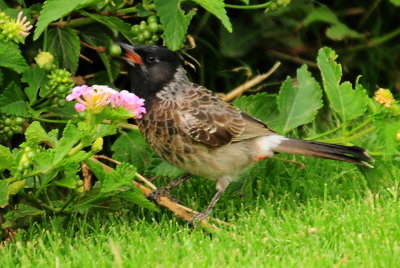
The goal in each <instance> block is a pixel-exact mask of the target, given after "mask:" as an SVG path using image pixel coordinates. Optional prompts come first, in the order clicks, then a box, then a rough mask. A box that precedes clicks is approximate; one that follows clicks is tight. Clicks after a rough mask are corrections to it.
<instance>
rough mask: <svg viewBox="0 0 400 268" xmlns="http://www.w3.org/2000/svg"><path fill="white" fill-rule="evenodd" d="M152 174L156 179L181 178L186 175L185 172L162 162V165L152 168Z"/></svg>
mask: <svg viewBox="0 0 400 268" xmlns="http://www.w3.org/2000/svg"><path fill="white" fill-rule="evenodd" d="M151 174H152V175H153V176H156V177H164V178H179V177H180V176H182V175H183V174H185V171H183V170H182V169H179V168H177V167H174V166H173V165H171V164H169V163H168V162H165V161H163V160H162V161H161V163H160V164H158V165H157V166H155V167H154V168H152V170H151Z"/></svg>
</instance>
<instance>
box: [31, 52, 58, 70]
mask: <svg viewBox="0 0 400 268" xmlns="http://www.w3.org/2000/svg"><path fill="white" fill-rule="evenodd" d="M53 60H54V56H53V55H52V54H51V53H50V52H45V51H41V52H39V54H38V55H37V56H36V57H35V61H36V63H37V64H38V65H39V67H40V68H43V67H44V66H45V65H46V64H48V63H49V64H51V63H52V62H53Z"/></svg>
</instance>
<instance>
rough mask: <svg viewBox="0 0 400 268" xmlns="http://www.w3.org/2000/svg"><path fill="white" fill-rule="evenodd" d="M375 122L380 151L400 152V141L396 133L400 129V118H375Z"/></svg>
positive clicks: (387, 152)
mask: <svg viewBox="0 0 400 268" xmlns="http://www.w3.org/2000/svg"><path fill="white" fill-rule="evenodd" d="M374 124H375V127H376V135H377V139H376V143H377V144H378V146H379V151H381V152H382V153H383V154H384V155H393V154H395V153H398V152H399V151H400V150H399V147H400V143H399V141H398V140H397V138H396V135H397V133H398V132H399V131H400V118H377V119H376V120H374Z"/></svg>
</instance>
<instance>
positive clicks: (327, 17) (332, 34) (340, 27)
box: [303, 7, 363, 40]
mask: <svg viewBox="0 0 400 268" xmlns="http://www.w3.org/2000/svg"><path fill="white" fill-rule="evenodd" d="M316 21H322V22H326V23H329V24H331V26H330V27H329V28H328V29H327V30H326V35H327V36H328V37H329V38H331V39H333V40H343V39H344V38H346V37H350V38H360V37H363V35H362V34H360V33H358V32H356V31H354V30H352V29H350V28H349V27H347V25H346V24H344V23H342V22H341V21H340V20H339V19H338V17H337V16H336V14H335V13H334V12H333V11H332V10H330V9H329V8H328V7H320V8H316V9H313V10H312V11H311V12H310V13H308V15H307V17H306V18H305V19H304V22H303V23H304V25H305V26H308V25H310V24H311V23H313V22H316Z"/></svg>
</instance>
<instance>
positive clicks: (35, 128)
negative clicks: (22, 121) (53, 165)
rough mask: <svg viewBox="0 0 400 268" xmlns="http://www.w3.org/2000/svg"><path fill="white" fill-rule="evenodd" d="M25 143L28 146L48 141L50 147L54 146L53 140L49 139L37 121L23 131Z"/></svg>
mask: <svg viewBox="0 0 400 268" xmlns="http://www.w3.org/2000/svg"><path fill="white" fill-rule="evenodd" d="M25 138H26V142H27V143H29V144H39V143H41V142H43V141H48V142H50V143H51V145H52V146H54V145H55V143H54V140H53V139H52V138H51V137H49V135H48V134H47V132H46V131H45V130H44V128H43V127H42V126H41V125H40V123H39V122H38V121H33V122H32V123H31V124H30V125H29V127H28V128H27V129H26V131H25Z"/></svg>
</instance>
